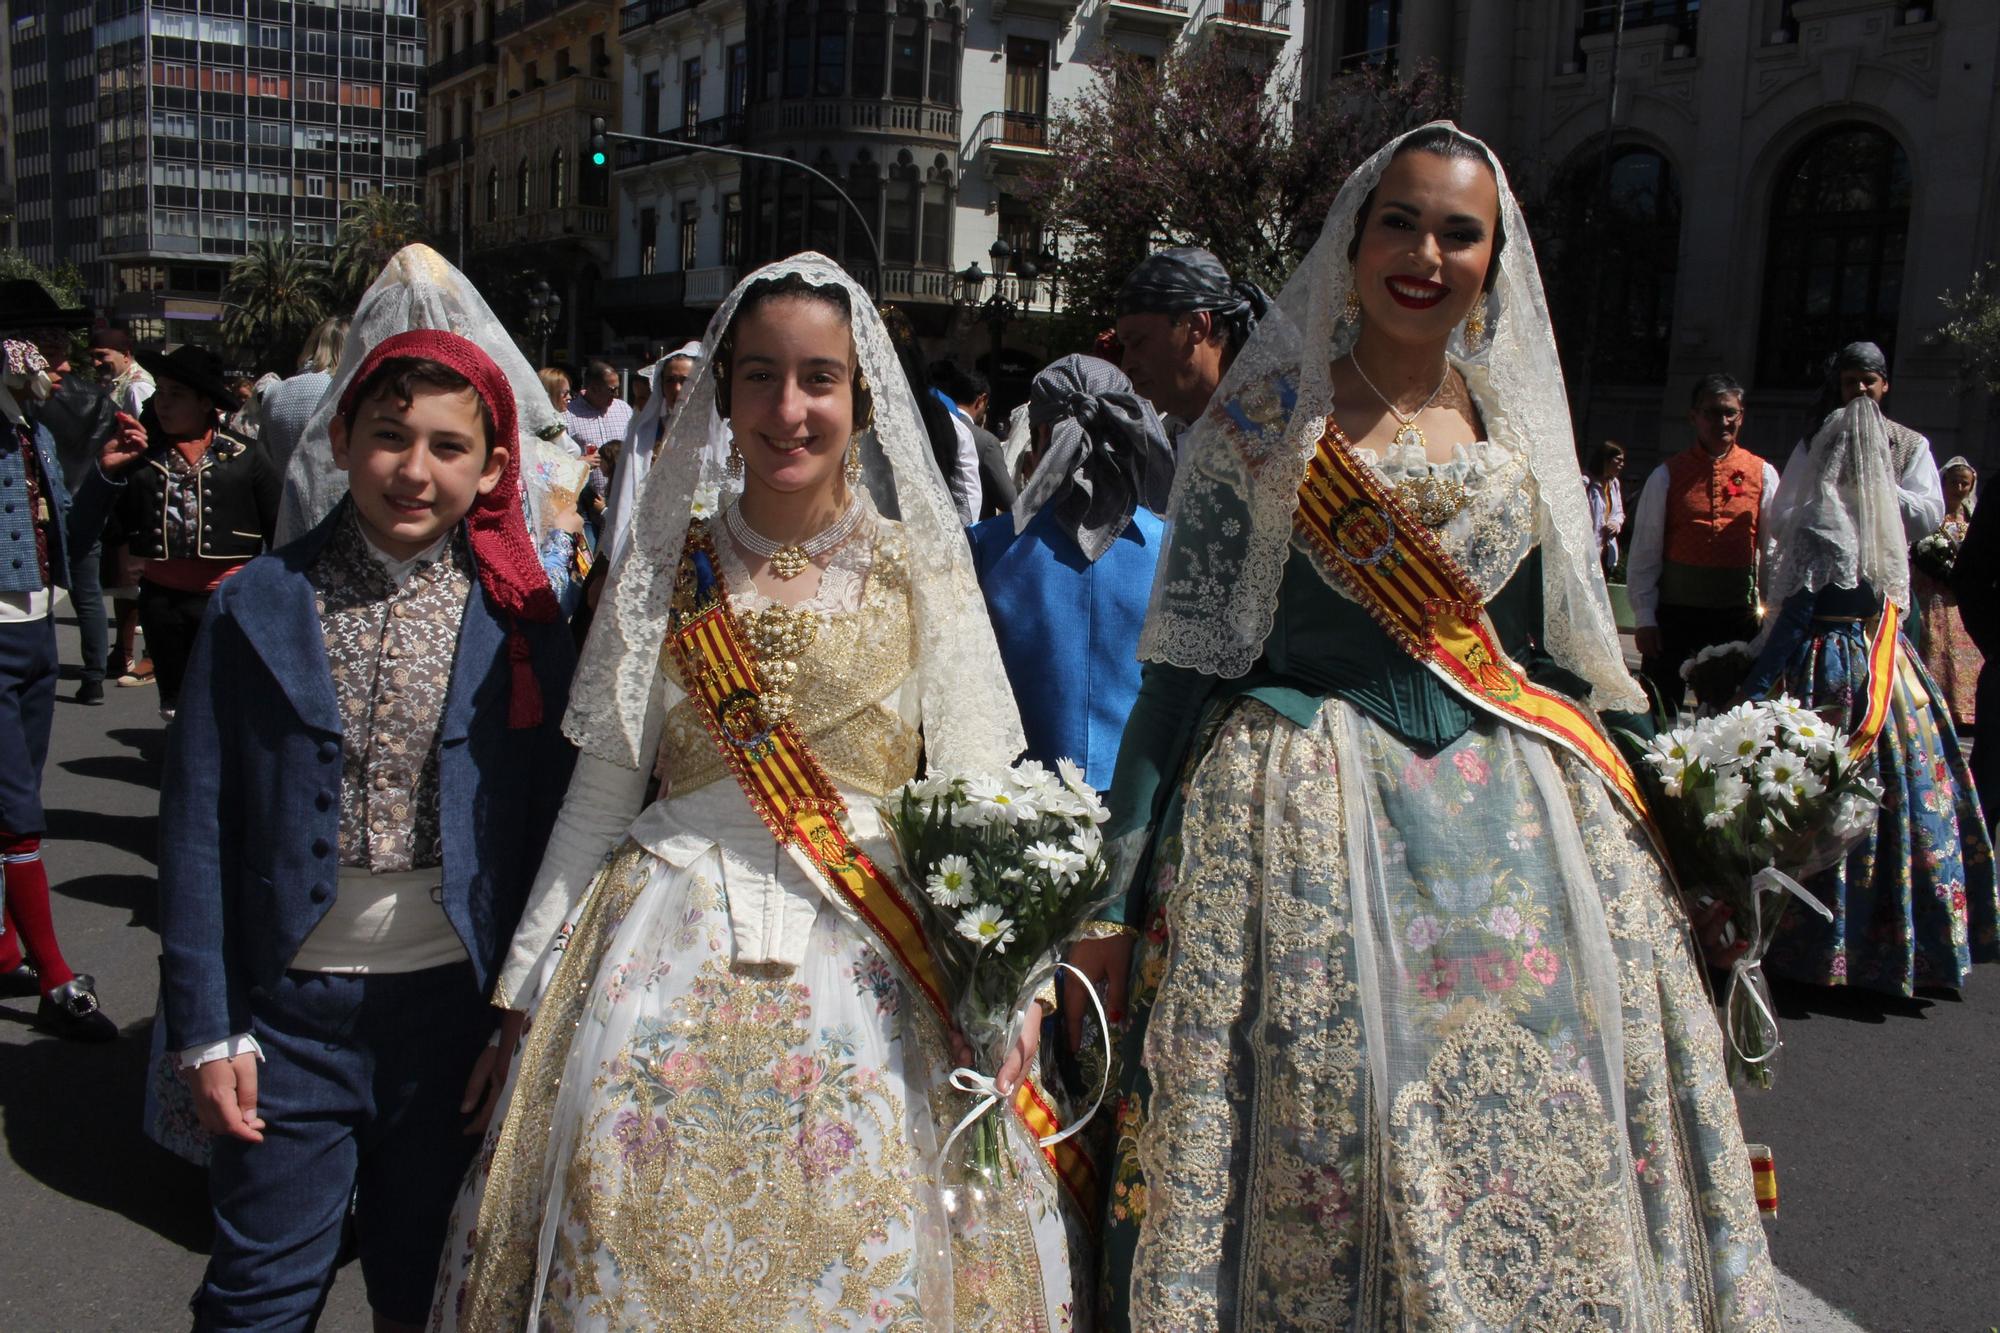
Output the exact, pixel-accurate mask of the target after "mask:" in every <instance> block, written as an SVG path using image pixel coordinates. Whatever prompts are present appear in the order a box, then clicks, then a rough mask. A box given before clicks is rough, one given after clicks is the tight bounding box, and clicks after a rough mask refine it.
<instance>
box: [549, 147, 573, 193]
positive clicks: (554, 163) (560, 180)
mask: <svg viewBox="0 0 2000 1333" xmlns="http://www.w3.org/2000/svg"><path fill="white" fill-rule="evenodd" d="M568 203H569V183H568V180H567V178H566V177H565V176H564V175H563V150H562V149H560V148H558V149H556V151H555V152H554V153H552V154H551V155H550V156H549V207H550V208H562V207H564V206H565V205H567V204H568Z"/></svg>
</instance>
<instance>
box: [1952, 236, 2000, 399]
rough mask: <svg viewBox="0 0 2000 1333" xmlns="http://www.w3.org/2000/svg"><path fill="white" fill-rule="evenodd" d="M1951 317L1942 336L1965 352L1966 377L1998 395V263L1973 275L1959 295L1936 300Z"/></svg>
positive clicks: (1999, 340) (1999, 372)
mask: <svg viewBox="0 0 2000 1333" xmlns="http://www.w3.org/2000/svg"><path fill="white" fill-rule="evenodd" d="M1938 301H1939V303H1940V304H1942V305H1943V306H1944V308H1945V310H1946V311H1947V312H1949V313H1950V315H1951V318H1950V319H1949V320H1947V321H1946V322H1945V324H1944V336H1945V337H1947V338H1949V339H1951V340H1952V341H1953V342H1955V343H1957V344H1958V346H1959V350H1960V351H1962V352H1964V353H1965V377H1966V379H1967V380H1969V381H1971V382H1972V383H1974V384H1977V385H1979V386H1980V387H1982V388H1984V389H1985V390H1986V391H1987V392H1988V393H2000V264H1987V265H1984V266H1983V267H1981V268H1980V269H1979V270H1978V271H1976V272H1975V273H1974V274H1973V275H1972V284H1971V285H1970V286H1968V287H1967V288H1966V289H1965V290H1964V291H1962V292H1946V293H1945V294H1944V295H1943V296H1940V297H1939V298H1938Z"/></svg>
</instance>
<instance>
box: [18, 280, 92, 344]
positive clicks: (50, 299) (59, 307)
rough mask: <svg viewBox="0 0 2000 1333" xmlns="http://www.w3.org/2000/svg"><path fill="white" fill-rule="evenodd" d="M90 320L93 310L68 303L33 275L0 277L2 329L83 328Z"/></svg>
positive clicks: (19, 330)
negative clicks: (62, 300) (57, 297)
mask: <svg viewBox="0 0 2000 1333" xmlns="http://www.w3.org/2000/svg"><path fill="white" fill-rule="evenodd" d="M88 323H90V311H89V310H87V309H85V308H84V307H82V306H65V305H63V304H62V302H60V301H58V300H56V298H55V297H54V296H53V295H51V294H50V293H49V289H48V288H46V287H44V286H42V284H41V283H39V282H36V281H35V280H34V279H33V278H7V279H5V280H0V332H4V333H19V332H22V331H23V330H26V329H45V328H80V327H82V326H83V325H85V324H88Z"/></svg>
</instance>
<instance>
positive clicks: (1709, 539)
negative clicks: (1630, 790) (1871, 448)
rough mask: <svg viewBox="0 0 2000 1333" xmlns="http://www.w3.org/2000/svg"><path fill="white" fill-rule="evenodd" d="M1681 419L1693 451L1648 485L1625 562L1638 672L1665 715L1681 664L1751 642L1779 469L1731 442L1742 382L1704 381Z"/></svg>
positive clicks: (1739, 420) (1738, 425) (1679, 685)
mask: <svg viewBox="0 0 2000 1333" xmlns="http://www.w3.org/2000/svg"><path fill="white" fill-rule="evenodd" d="M1688 420H1689V421H1690V422H1692V423H1693V425H1694V434H1695V443H1694V446H1693V447H1692V448H1689V449H1685V450H1683V451H1681V452H1680V453H1678V454H1676V455H1674V456H1673V457H1672V458H1669V459H1668V460H1667V461H1666V462H1665V463H1663V464H1661V465H1660V466H1659V467H1657V468H1654V469H1653V474H1652V475H1651V476H1649V477H1647V478H1646V486H1645V489H1644V490H1642V491H1641V492H1640V493H1639V507H1638V510H1637V511H1636V512H1635V513H1634V514H1633V517H1632V549H1631V553H1630V555H1629V556H1628V557H1627V559H1626V565H1625V592H1626V596H1627V597H1628V598H1629V599H1630V601H1631V605H1632V619H1633V621H1634V623H1635V624H1636V626H1637V628H1638V633H1637V635H1636V636H1635V637H1636V638H1637V640H1638V646H1639V654H1640V657H1641V658H1642V659H1643V660H1642V664H1641V667H1640V670H1641V672H1642V673H1643V674H1644V675H1645V677H1646V679H1647V680H1648V681H1650V682H1652V684H1653V687H1654V688H1655V689H1656V690H1658V692H1659V696H1660V698H1661V700H1662V701H1663V702H1664V704H1665V706H1666V709H1667V712H1668V713H1669V714H1674V713H1678V712H1679V710H1680V703H1681V698H1682V695H1683V694H1684V692H1685V690H1686V685H1685V684H1684V683H1683V681H1682V680H1681V665H1682V664H1683V663H1684V662H1686V661H1687V660H1688V659H1689V658H1691V657H1693V656H1694V655H1695V654H1696V653H1698V652H1700V651H1701V650H1702V649H1703V648H1707V647H1710V646H1712V645H1714V644H1718V643H1728V642H1730V641H1732V640H1743V641H1745V642H1747V641H1749V640H1750V639H1753V638H1755V637H1756V635H1757V622H1758V608H1757V553H1758V550H1759V544H1760V543H1761V542H1762V540H1763V539H1764V537H1765V536H1766V534H1767V533H1768V531H1769V527H1768V525H1769V521H1770V516H1771V504H1772V501H1774V500H1775V499H1776V498H1777V494H1778V470H1777V469H1776V468H1774V467H1772V466H1771V465H1770V464H1769V463H1768V462H1766V461H1765V460H1764V459H1763V458H1762V457H1760V456H1759V455H1757V454H1754V453H1752V452H1750V450H1748V449H1746V448H1744V447H1743V445H1742V444H1740V443H1739V442H1738V438H1737V437H1738V436H1739V435H1741V433H1742V431H1743V420H1744V411H1743V386H1742V385H1741V384H1738V383H1737V382H1736V381H1735V380H1734V379H1732V378H1730V377H1729V376H1728V375H1724V374H1720V373H1717V374H1710V375H1704V376H1702V377H1701V379H1699V380H1697V381H1696V382H1695V386H1694V393H1693V396H1692V398H1691V400H1690V408H1689V411H1688Z"/></svg>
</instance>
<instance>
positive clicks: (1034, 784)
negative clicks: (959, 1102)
mask: <svg viewBox="0 0 2000 1333" xmlns="http://www.w3.org/2000/svg"><path fill="white" fill-rule="evenodd" d="M1056 769H1057V771H1056V772H1054V773H1051V772H1050V771H1049V770H1048V769H1047V768H1045V767H1043V766H1042V765H1041V764H1039V763H1036V762H1034V761H1033V760H1028V761H1026V762H1023V763H1020V764H1016V765H1015V766H1014V767H1012V768H1010V769H1008V770H1006V771H1005V772H1002V773H942V774H933V775H932V776H930V777H926V778H919V779H918V780H916V781H914V782H910V783H907V784H905V785H904V786H901V787H898V788H897V789H896V790H895V791H892V792H890V793H889V794H888V795H887V796H886V797H884V798H883V800H882V802H881V803H880V806H879V809H880V811H881V815H882V822H883V825H884V827H885V828H886V829H887V831H888V833H889V837H890V840H891V842H892V843H893V844H894V846H895V849H896V858H897V862H898V864H899V867H900V869H901V872H902V876H903V878H904V880H905V882H906V884H907V885H908V887H909V889H910V891H911V892H910V896H911V897H912V898H913V899H915V900H916V902H917V904H918V907H919V910H920V912H921V913H922V915H923V918H924V924H925V933H926V935H927V936H928V938H929V940H930V944H931V951H932V954H933V955H934V956H935V957H936V958H937V960H938V962H939V964H940V967H941V970H942V971H943V973H944V982H945V987H946V990H947V999H948V1001H949V1002H950V1005H951V1010H952V1016H953V1018H954V1019H955V1020H956V1021H957V1023H958V1026H959V1029H960V1030H961V1031H962V1032H963V1033H964V1034H965V1037H966V1040H967V1041H968V1042H969V1043H970V1044H971V1046H972V1048H973V1050H974V1052H975V1060H976V1061H977V1062H978V1063H979V1064H981V1065H983V1066H984V1068H981V1069H979V1070H977V1071H975V1072H976V1073H977V1075H978V1076H979V1077H980V1078H982V1079H987V1080H990V1076H991V1075H992V1074H993V1073H994V1072H996V1070H997V1069H998V1066H999V1062H1000V1061H1002V1060H1004V1059H1005V1057H1006V1053H1007V1051H1008V1049H1009V1048H1010V1047H1011V1046H1012V1045H1013V1043H1014V1041H1015V1039H1016V1037H1017V1035H1018V1034H1017V1032H1016V1028H1017V1027H1018V1025H1019V1024H1021V1023H1022V1022H1024V1021H1025V1019H1026V1011H1027V1008H1028V1005H1029V1003H1030V1002H1031V1001H1032V1000H1033V998H1034V995H1035V992H1036V990H1037V988H1039V987H1040V986H1041V985H1042V983H1043V982H1045V981H1047V980H1048V979H1050V978H1051V977H1052V976H1053V975H1054V974H1055V969H1056V968H1057V966H1058V965H1059V964H1060V962H1061V958H1062V953H1063V951H1064V950H1065V948H1066V946H1067V945H1068V944H1069V943H1070V942H1071V941H1072V940H1073V939H1075V938H1076V936H1077V935H1078V934H1079V933H1080V932H1081V930H1082V928H1083V926H1084V924H1085V923H1086V922H1088V921H1089V920H1090V919H1091V918H1092V917H1093V916H1096V915H1097V914H1098V913H1099V911H1100V909H1101V908H1102V907H1103V906H1104V904H1105V902H1106V901H1107V900H1108V899H1109V898H1110V897H1111V895H1112V888H1111V871H1110V868H1109V866H1108V865H1107V864H1106V862H1105V859H1104V837H1103V834H1102V832H1101V830H1100V826H1101V825H1102V824H1103V823H1104V821H1105V820H1106V819H1107V818H1108V817H1109V812H1108V811H1107V810H1106V809H1105V807H1104V802H1103V801H1102V800H1100V799H1099V798H1098V795H1097V793H1096V792H1095V791H1094V790H1092V789H1091V787H1090V784H1088V783H1086V782H1085V781H1084V780H1083V773H1082V770H1080V769H1079V768H1077V766H1076V765H1075V764H1073V763H1071V762H1069V761H1068V760H1066V759H1065V760H1061V761H1059V762H1058V763H1057V765H1056ZM961 1072H964V1071H961ZM974 1081H976V1080H971V1079H968V1080H964V1081H962V1082H960V1084H959V1086H961V1087H965V1086H966V1084H967V1083H971V1082H974ZM967 1090H971V1089H970V1088H968V1089H967ZM975 1128H976V1130H977V1134H976V1137H975V1139H974V1144H975V1158H976V1159H977V1160H979V1161H980V1162H982V1163H983V1164H990V1163H991V1162H992V1161H993V1159H994V1154H996V1153H997V1139H996V1136H995V1134H994V1131H993V1127H992V1125H991V1124H990V1123H982V1124H980V1125H978V1126H976V1127H975Z"/></svg>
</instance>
